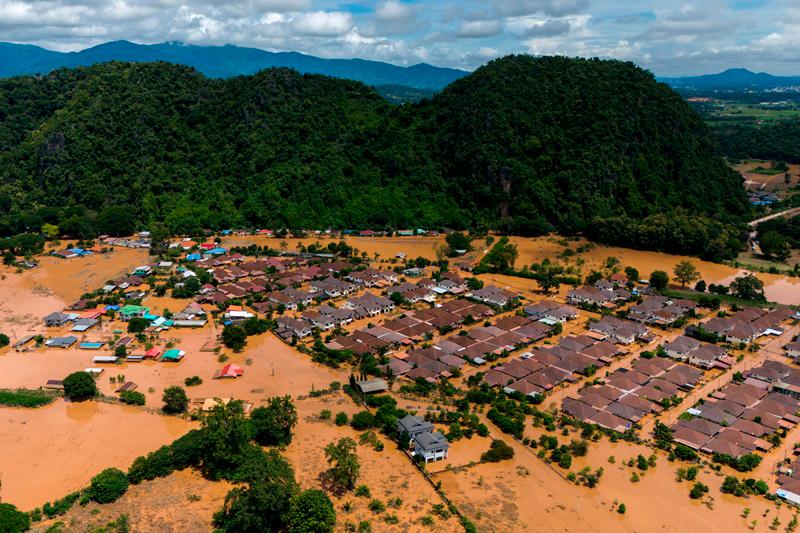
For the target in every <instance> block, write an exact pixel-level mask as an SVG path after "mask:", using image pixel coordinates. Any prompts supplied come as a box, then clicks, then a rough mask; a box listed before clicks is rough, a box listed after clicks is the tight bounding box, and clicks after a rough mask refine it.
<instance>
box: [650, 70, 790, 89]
mask: <svg viewBox="0 0 800 533" xmlns="http://www.w3.org/2000/svg"><path fill="white" fill-rule="evenodd" d="M658 81H661V82H664V83H666V84H667V85H670V86H672V87H674V88H676V89H756V90H758V89H774V88H776V87H792V86H800V76H773V75H772V74H767V73H766V72H752V71H750V70H747V69H745V68H731V69H728V70H726V71H724V72H720V73H719V74H705V75H702V76H689V77H684V78H658Z"/></svg>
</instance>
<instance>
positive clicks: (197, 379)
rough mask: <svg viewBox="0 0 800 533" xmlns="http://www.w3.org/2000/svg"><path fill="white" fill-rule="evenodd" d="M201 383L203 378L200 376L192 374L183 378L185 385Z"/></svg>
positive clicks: (193, 385)
mask: <svg viewBox="0 0 800 533" xmlns="http://www.w3.org/2000/svg"><path fill="white" fill-rule="evenodd" d="M202 383H203V378H201V377H200V376H192V377H190V378H186V379H184V380H183V384H184V385H186V386H187V387H196V386H197V385H201V384H202Z"/></svg>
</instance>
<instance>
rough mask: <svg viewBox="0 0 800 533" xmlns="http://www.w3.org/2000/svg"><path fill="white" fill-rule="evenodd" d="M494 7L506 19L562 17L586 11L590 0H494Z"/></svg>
mask: <svg viewBox="0 0 800 533" xmlns="http://www.w3.org/2000/svg"><path fill="white" fill-rule="evenodd" d="M493 6H494V8H495V9H496V10H497V12H498V13H500V14H501V15H503V16H506V17H516V16H521V15H535V14H543V15H548V16H551V17H562V16H564V15H573V14H576V13H580V12H582V11H584V10H585V9H586V8H587V7H588V6H589V0H494V2H493Z"/></svg>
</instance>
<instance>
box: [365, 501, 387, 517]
mask: <svg viewBox="0 0 800 533" xmlns="http://www.w3.org/2000/svg"><path fill="white" fill-rule="evenodd" d="M369 510H370V511H372V512H373V513H376V514H377V513H382V512H384V511H385V510H386V505H384V503H383V502H382V501H380V500H378V499H376V498H373V499H372V500H371V501H370V502H369Z"/></svg>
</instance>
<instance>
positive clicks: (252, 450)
mask: <svg viewBox="0 0 800 533" xmlns="http://www.w3.org/2000/svg"><path fill="white" fill-rule="evenodd" d="M181 390H183V389H181ZM200 423H201V424H202V427H203V431H202V433H201V442H202V449H203V454H202V456H201V461H200V470H201V471H202V472H203V473H204V474H205V475H206V476H208V477H209V478H211V479H219V478H229V477H232V476H233V473H234V472H235V471H236V469H237V468H238V467H239V465H240V464H241V463H242V460H243V458H244V459H245V462H246V463H247V460H252V461H255V462H254V463H247V465H246V466H253V465H255V466H259V467H260V466H263V465H261V463H259V461H260V460H261V459H262V458H261V454H260V453H258V452H261V449H260V448H257V447H255V446H253V445H252V444H251V443H250V439H251V437H252V432H251V427H250V424H249V423H248V421H247V419H246V418H245V417H244V409H243V407H242V402H241V401H240V400H231V401H230V402H228V403H222V402H217V404H216V405H214V407H213V408H212V409H211V410H210V411H207V412H205V413H202V414H201V415H200ZM237 475H238V476H240V477H241V476H242V475H244V474H242V473H241V472H239V473H237Z"/></svg>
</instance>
